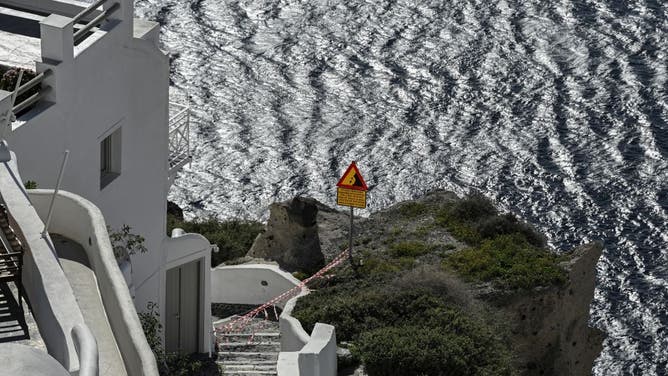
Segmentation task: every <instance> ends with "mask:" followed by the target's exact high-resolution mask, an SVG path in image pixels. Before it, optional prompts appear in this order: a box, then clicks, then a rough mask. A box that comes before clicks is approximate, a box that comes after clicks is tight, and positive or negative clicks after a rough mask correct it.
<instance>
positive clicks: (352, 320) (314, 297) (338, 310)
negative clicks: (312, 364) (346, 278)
mask: <svg viewBox="0 0 668 376" xmlns="http://www.w3.org/2000/svg"><path fill="white" fill-rule="evenodd" d="M441 304H443V303H442V300H441V299H440V298H438V297H437V296H434V295H431V294H428V293H425V292H424V291H420V290H419V289H414V290H408V291H394V290H393V291H389V290H388V289H386V288H384V286H383V287H380V286H375V285H374V286H368V287H362V288H359V287H355V285H354V284H344V285H338V286H334V287H331V288H327V289H323V290H317V291H314V292H312V293H311V294H309V295H307V296H305V297H303V298H301V299H299V304H298V305H297V307H296V309H295V312H294V316H295V317H296V318H298V319H299V321H301V323H302V325H303V326H304V329H306V330H307V331H308V332H310V331H311V330H313V327H314V325H315V323H316V322H326V323H329V324H331V325H334V326H335V327H336V337H337V339H338V340H339V341H350V340H354V339H356V338H357V336H358V335H359V334H360V333H362V332H364V331H368V330H372V329H376V328H380V327H383V326H387V325H392V324H395V323H397V322H401V321H405V320H410V319H411V318H413V317H414V316H415V315H416V314H420V313H421V312H424V311H425V310H427V309H429V308H431V307H433V306H437V305H441Z"/></svg>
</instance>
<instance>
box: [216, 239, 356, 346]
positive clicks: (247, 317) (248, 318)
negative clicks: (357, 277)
mask: <svg viewBox="0 0 668 376" xmlns="http://www.w3.org/2000/svg"><path fill="white" fill-rule="evenodd" d="M347 257H348V250H347V249H346V250H344V251H343V252H341V254H339V255H338V256H336V257H335V258H334V259H333V260H332V261H331V262H330V263H329V264H327V265H325V267H324V268H322V269H320V270H319V271H318V272H316V273H315V274H313V275H312V276H310V277H308V278H306V279H304V280H302V281H301V282H299V284H297V285H296V286H295V287H293V288H291V289H290V290H287V291H285V292H284V293H282V294H280V295H278V296H275V297H273V298H272V299H271V300H269V301H268V302H266V303H264V304H262V305H260V306H258V307H256V308H254V309H252V310H251V311H249V312H247V313H246V314H244V315H243V316H240V317H238V318H236V319H234V320H232V321H230V322H228V323H227V324H225V325H223V326H221V327H218V328H215V327H214V329H213V330H214V333H215V334H219V333H220V334H233V333H240V332H241V331H243V330H244V329H245V328H247V327H249V325H250V323H251V322H252V320H253V319H254V318H256V317H257V316H258V315H259V314H261V313H262V314H263V315H264V320H263V323H262V324H260V327H252V328H253V331H252V332H251V333H250V338H249V341H248V343H251V342H252V341H253V338H254V337H255V333H256V329H261V328H262V326H263V324H264V322H266V321H268V320H269V313H268V311H267V309H270V308H271V309H272V310H273V313H274V316H275V318H276V320H278V313H277V312H276V305H277V304H278V303H281V302H283V301H286V300H288V299H290V298H292V297H294V296H297V295H299V293H301V291H302V290H303V289H304V287H306V285H307V284H308V283H310V282H311V281H313V280H315V279H318V278H321V277H323V276H324V275H325V273H327V272H328V271H330V270H332V269H334V268H335V267H337V266H339V265H340V264H341V263H342V262H343V261H345V260H346V259H347ZM216 339H217V340H218V336H216Z"/></svg>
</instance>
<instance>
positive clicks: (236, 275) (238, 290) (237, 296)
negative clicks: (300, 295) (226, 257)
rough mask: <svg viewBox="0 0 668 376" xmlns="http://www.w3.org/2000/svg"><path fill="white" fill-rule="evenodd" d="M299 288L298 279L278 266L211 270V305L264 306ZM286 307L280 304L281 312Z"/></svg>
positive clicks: (232, 267) (222, 267) (235, 266)
mask: <svg viewBox="0 0 668 376" xmlns="http://www.w3.org/2000/svg"><path fill="white" fill-rule="evenodd" d="M263 281H264V282H265V283H266V285H264V284H263ZM298 284H299V280H298V279H297V278H295V277H293V276H292V274H290V273H288V272H286V271H283V270H281V269H280V268H279V267H278V266H276V265H264V264H245V265H230V266H218V267H216V268H214V269H212V270H211V303H227V304H257V305H260V304H264V303H266V302H268V301H269V300H271V299H272V298H274V297H276V296H278V295H281V294H282V293H284V292H286V291H288V290H290V289H291V288H293V287H295V286H297V285H298ZM284 305H285V303H280V304H277V306H278V307H280V308H281V309H282V308H283V307H284Z"/></svg>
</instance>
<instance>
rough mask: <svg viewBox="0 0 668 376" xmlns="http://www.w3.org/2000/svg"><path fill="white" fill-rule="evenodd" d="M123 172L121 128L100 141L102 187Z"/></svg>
mask: <svg viewBox="0 0 668 376" xmlns="http://www.w3.org/2000/svg"><path fill="white" fill-rule="evenodd" d="M120 174H121V129H120V128H119V129H117V130H116V131H114V133H112V134H110V135H109V136H107V137H106V138H105V139H103V140H102V142H100V189H102V188H104V187H106V186H107V185H109V183H111V182H112V181H113V180H114V179H116V178H117V177H118V176H119V175H120Z"/></svg>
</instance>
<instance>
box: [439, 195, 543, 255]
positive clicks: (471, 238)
mask: <svg viewBox="0 0 668 376" xmlns="http://www.w3.org/2000/svg"><path fill="white" fill-rule="evenodd" d="M435 219H436V224H438V225H441V226H444V227H445V228H447V229H448V231H449V232H450V233H451V234H452V236H454V237H455V238H457V239H459V240H461V241H463V242H465V243H467V244H469V245H472V246H479V245H480V244H482V242H483V241H485V240H488V239H494V238H495V237H497V236H499V235H513V234H517V235H520V236H521V237H523V238H524V239H525V240H526V241H527V242H529V244H531V245H533V246H535V247H541V248H542V247H545V245H546V241H545V238H544V237H543V236H542V235H540V234H539V233H538V232H537V231H536V230H535V229H534V228H533V227H531V226H530V225H528V224H526V223H523V222H520V221H518V220H517V218H516V217H515V216H514V215H512V214H510V213H508V214H501V215H499V213H498V212H497V210H496V208H494V206H493V205H492V203H491V201H489V200H487V199H486V198H485V197H483V196H481V195H479V194H473V195H469V196H467V197H466V198H465V199H463V200H461V201H459V202H457V203H455V204H453V205H450V206H446V207H444V208H442V209H441V210H439V211H438V213H437V214H436V217H435Z"/></svg>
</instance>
